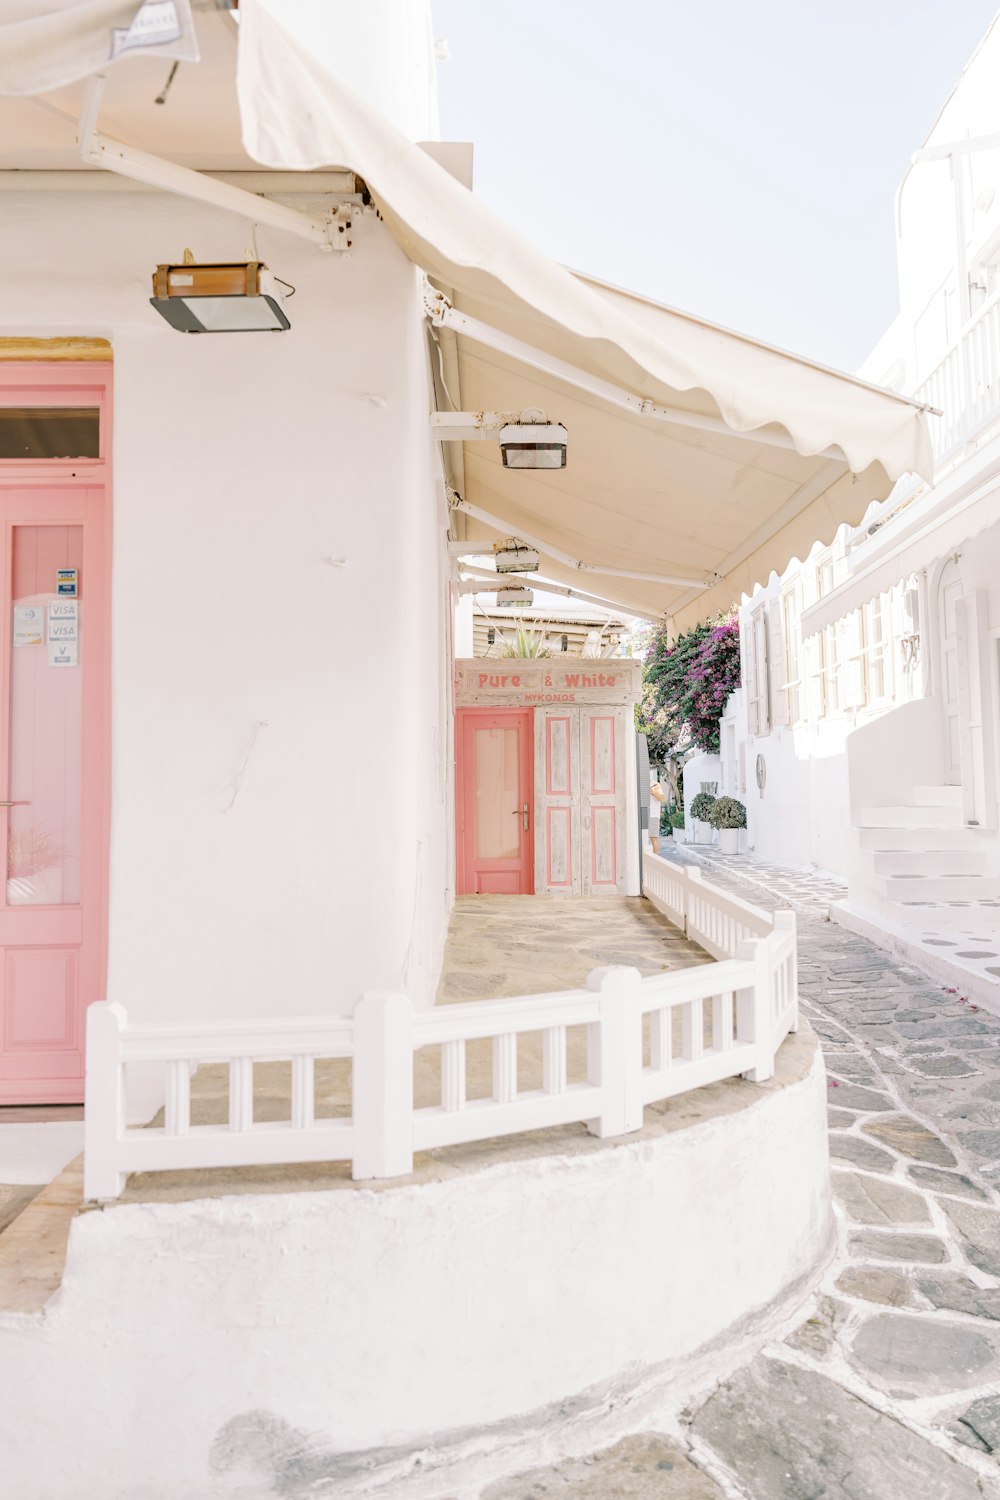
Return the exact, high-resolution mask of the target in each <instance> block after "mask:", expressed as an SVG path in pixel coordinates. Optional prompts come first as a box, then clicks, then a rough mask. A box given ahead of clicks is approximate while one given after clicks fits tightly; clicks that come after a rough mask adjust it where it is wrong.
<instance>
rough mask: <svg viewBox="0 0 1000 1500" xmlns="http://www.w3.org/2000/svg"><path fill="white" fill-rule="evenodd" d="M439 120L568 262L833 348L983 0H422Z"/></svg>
mask: <svg viewBox="0 0 1000 1500" xmlns="http://www.w3.org/2000/svg"><path fill="white" fill-rule="evenodd" d="M433 4H434V29H435V35H436V36H438V37H445V38H447V41H448V44H449V46H450V49H451V60H450V61H449V62H445V63H442V64H440V65H439V68H438V80H439V89H440V105H441V134H442V136H443V138H444V139H445V140H471V141H473V142H474V143H475V187H476V192H477V193H478V194H479V195H480V197H482V198H483V199H484V200H485V201H486V202H487V203H489V205H490V206H491V207H492V208H494V209H495V210H496V211H497V212H499V213H500V214H502V215H503V217H504V218H505V219H507V220H508V221H509V222H510V223H512V224H514V225H515V226H516V227H517V228H518V229H520V230H521V231H522V232H523V233H526V234H527V235H528V236H529V237H530V238H531V239H533V240H534V242H535V243H536V244H537V245H539V246H540V247H541V248H542V249H544V250H546V251H547V252H548V253H549V254H550V255H552V256H554V257H555V258H556V259H558V260H561V261H563V262H564V263H565V264H567V265H570V266H573V267H574V268H576V269H579V270H584V271H588V272H590V273H591V274H593V275H595V276H599V277H602V278H603V279H604V280H606V281H611V282H614V283H616V284H618V285H620V286H625V287H628V288H630V289H631V290H634V291H639V292H645V293H646V294H647V295H649V296H651V297H654V298H656V299H657V300H659V301H661V302H667V303H669V304H671V305H673V306H675V307H680V308H683V309H685V310H687V311H690V312H695V313H700V314H702V315H703V316H705V317H707V318H711V319H713V320H714V321H715V322H718V323H722V324H725V325H727V326H729V327H733V328H737V329H739V330H741V331H743V332H746V333H750V334H755V335H757V336H758V337H760V338H762V339H766V340H768V341H769V342H771V343H774V344H778V345H781V346H783V347H784V348H788V349H793V350H795V351H797V352H799V353H802V354H806V355H809V356H810V357H812V358H813V359H817V360H820V361H823V362H825V363H827V364H832V365H836V366H839V367H840V368H842V369H854V368H856V367H857V365H859V364H860V363H861V361H862V360H863V359H864V358H865V356H866V355H867V354H868V352H869V350H870V349H871V348H872V346H873V345H874V344H875V342H876V340H877V339H878V337H879V336H880V334H881V333H882V331H883V330H884V328H885V327H886V325H887V324H888V323H889V322H890V321H891V320H892V318H893V316H894V314H895V312H896V309H897V296H896V277H895V253H894V239H893V214H892V206H893V194H894V192H895V188H896V184H897V183H898V181H899V179H900V177H901V176H902V174H903V172H904V171H905V169H906V166H907V163H908V161H909V157H910V155H911V153H912V152H913V151H914V150H916V149H917V147H918V146H919V145H920V143H921V141H922V140H923V138H924V136H925V135H926V134H927V132H928V130H929V129H930V127H931V125H932V124H933V122H934V119H935V116H936V115H937V113H938V110H939V109H940V107H941V105H942V104H943V103H944V101H945V99H946V98H947V96H948V94H949V92H950V90H951V88H952V85H953V84H954V82H955V80H956V79H957V77H958V75H959V73H960V72H961V70H962V68H963V67H964V65H965V63H966V62H967V61H968V59H969V57H970V56H971V54H972V52H973V51H974V49H975V47H976V45H977V43H978V41H979V39H980V37H981V36H982V35H983V33H984V32H985V31H986V28H987V27H988V25H989V23H990V21H991V20H992V18H993V14H994V11H995V9H996V0H632V3H619V4H617V5H616V4H608V3H606V0H505V3H504V4H502V5H496V4H486V3H485V0H433Z"/></svg>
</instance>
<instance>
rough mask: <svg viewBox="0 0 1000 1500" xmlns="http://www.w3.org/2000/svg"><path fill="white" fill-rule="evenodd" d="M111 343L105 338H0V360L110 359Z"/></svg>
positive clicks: (107, 360) (105, 360)
mask: <svg viewBox="0 0 1000 1500" xmlns="http://www.w3.org/2000/svg"><path fill="white" fill-rule="evenodd" d="M112 357H113V356H112V351H111V345H110V344H109V343H108V340H107V339H86V338H56V339H13V338H10V339H8V338H0V360H4V359H8V360H14V359H16V360H43V359H45V360H68V359H72V360H79V361H104V362H105V363H107V362H110V360H111V359H112Z"/></svg>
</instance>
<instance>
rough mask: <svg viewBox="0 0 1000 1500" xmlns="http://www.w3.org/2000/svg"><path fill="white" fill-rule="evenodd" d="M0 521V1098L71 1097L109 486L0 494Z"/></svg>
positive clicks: (92, 961) (102, 708)
mask: <svg viewBox="0 0 1000 1500" xmlns="http://www.w3.org/2000/svg"><path fill="white" fill-rule="evenodd" d="M0 515H2V521H3V543H4V547H3V597H4V607H5V613H6V621H7V626H6V630H5V631H4V635H3V646H2V696H0V701H2V725H0V800H2V801H4V802H6V803H10V804H12V805H10V806H4V807H0V838H2V840H3V843H4V847H5V849H6V871H5V875H6V878H5V880H3V881H2V882H0V948H2V963H0V984H2V995H0V1103H15V1102H18V1103H20V1102H28V1103H32V1102H34V1103H41V1102H59V1101H69V1100H76V1099H80V1098H82V1097H83V1038H84V1010H85V1008H86V1006H87V1005H88V1004H90V1003H91V1002H92V1001H93V1000H97V999H100V998H102V996H103V987H104V949H105V935H106V922H107V919H106V880H107V877H106V842H107V828H106V808H107V798H106V792H107V787H106V782H107V760H108V757H107V615H108V608H107V551H106V533H105V524H106V513H105V492H104V488H103V486H102V485H93V486H91V485H89V484H88V485H87V486H68V485H67V486H65V487H60V486H58V485H57V484H56V485H52V486H51V487H49V486H46V487H44V488H43V487H41V486H38V487H32V486H29V485H23V486H21V487H17V488H15V487H13V486H11V487H8V488H0ZM59 570H69V574H68V576H67V575H66V573H64V574H63V576H62V578H60V577H59V576H58V575H59ZM74 574H75V583H76V589H77V592H76V594H75V595H74V594H72V593H69V594H67V593H66V592H64V591H65V590H66V588H67V587H70V588H71V587H72V586H73V575H74ZM85 619H86V628H85V626H84V621H85Z"/></svg>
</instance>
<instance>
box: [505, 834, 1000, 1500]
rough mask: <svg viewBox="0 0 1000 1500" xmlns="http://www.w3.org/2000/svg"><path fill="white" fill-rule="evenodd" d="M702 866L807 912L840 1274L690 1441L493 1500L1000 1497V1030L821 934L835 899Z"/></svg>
mask: <svg viewBox="0 0 1000 1500" xmlns="http://www.w3.org/2000/svg"><path fill="white" fill-rule="evenodd" d="M674 857H679V858H682V859H683V858H684V857H685V855H684V854H682V853H680V852H678V854H677V855H675V856H674ZM705 862H706V863H709V862H710V863H711V870H710V872H706V873H707V874H708V878H710V879H712V880H714V881H716V882H717V883H718V884H720V885H723V886H726V887H727V888H729V889H732V890H733V891H735V892H736V893H737V894H742V895H743V896H745V897H747V898H748V899H751V900H753V901H754V902H755V903H756V904H759V905H771V906H776V905H791V906H793V907H794V908H795V909H796V911H797V913H798V918H799V933H800V970H799V979H800V992H801V998H802V1007H803V1011H804V1013H805V1014H806V1015H807V1016H808V1018H809V1020H810V1022H811V1024H812V1026H813V1027H814V1029H815V1030H816V1031H817V1032H818V1033H819V1035H820V1036H821V1037H822V1039H823V1046H824V1052H825V1056H826V1063H827V1070H828V1075H829V1107H830V1116H829V1119H830V1150H831V1158H832V1164H833V1184H834V1195H835V1202H836V1206H837V1221H838V1240H839V1243H838V1252H837V1256H836V1259H835V1260H834V1262H832V1263H831V1265H830V1266H829V1268H828V1270H827V1272H826V1274H825V1276H824V1279H823V1283H822V1285H821V1287H820V1289H819V1294H818V1296H817V1297H816V1298H815V1299H814V1301H813V1302H812V1303H811V1304H810V1305H809V1306H808V1307H806V1308H804V1309H803V1317H802V1320H801V1322H800V1323H799V1325H798V1327H796V1328H794V1329H793V1331H792V1332H791V1333H790V1334H789V1336H788V1337H787V1338H786V1339H785V1340H784V1342H782V1343H780V1344H772V1345H769V1346H767V1347H766V1348H765V1349H763V1350H762V1351H761V1352H760V1354H758V1356H757V1357H756V1358H755V1359H754V1360H752V1361H751V1363H750V1364H749V1365H747V1366H745V1367H744V1368H743V1369H741V1370H739V1371H737V1372H736V1373H735V1374H733V1375H731V1376H730V1377H728V1378H725V1379H723V1380H722V1381H721V1382H720V1383H719V1384H718V1385H717V1387H716V1388H715V1390H714V1391H710V1392H703V1393H702V1394H701V1396H700V1397H699V1399H698V1400H697V1401H694V1402H692V1403H691V1407H690V1409H689V1410H687V1411H686V1412H684V1413H683V1414H682V1419H681V1422H680V1424H679V1425H678V1423H677V1422H676V1420H667V1419H666V1417H665V1418H664V1421H663V1426H664V1428H665V1432H664V1433H663V1434H662V1435H657V1436H656V1437H655V1438H653V1437H650V1436H646V1437H643V1438H641V1439H639V1438H635V1439H630V1440H627V1441H626V1443H625V1444H619V1445H617V1446H616V1447H615V1448H611V1449H607V1450H604V1451H603V1452H599V1453H595V1454H593V1455H591V1457H590V1458H589V1459H586V1460H583V1459H575V1460H571V1461H567V1462H566V1463H563V1464H556V1465H554V1466H553V1467H552V1468H550V1469H546V1470H533V1471H531V1472H530V1473H527V1474H524V1475H522V1476H520V1478H518V1479H515V1480H511V1481H509V1482H508V1483H506V1484H505V1485H499V1486H497V1487H496V1488H495V1489H491V1490H488V1491H487V1492H486V1495H485V1496H484V1500H486V1496H488V1497H489V1500H543V1497H548V1496H550V1495H560V1496H564V1497H566V1500H585V1497H586V1500H589V1497H590V1496H592V1495H594V1496H596V1495H607V1496H609V1497H611V1496H615V1495H618V1494H622V1495H629V1496H635V1497H637V1500H639V1497H642V1500H685V1497H687V1496H698V1497H701V1496H703V1495H704V1496H705V1497H713V1500H714V1497H723V1496H725V1497H729V1500H737V1497H739V1500H1000V1198H998V1194H997V1187H998V1186H1000V1019H998V1018H996V1017H994V1016H992V1015H989V1014H987V1013H985V1012H983V1011H981V1010H978V1009H977V1008H976V1007H975V1006H974V1005H972V1004H970V1003H968V1002H967V1001H965V1002H963V999H962V996H961V995H960V994H957V993H948V992H947V991H946V989H945V988H944V987H943V986H942V985H940V984H939V983H937V982H936V981H934V980H931V979H929V978H928V977H926V976H925V975H923V974H921V973H919V972H918V971H917V970H916V969H914V968H912V967H910V966H908V965H907V964H905V963H903V962H900V961H896V960H893V959H892V958H890V957H889V956H888V955H887V954H886V953H884V952H883V951H882V950H881V949H880V948H877V947H875V946H874V945H873V944H872V943H870V942H868V941H867V940H866V939H864V938H861V937H857V936H855V935H854V934H852V933H850V932H848V931H847V930H845V929H844V928H842V927H838V926H836V925H835V924H833V923H831V922H829V921H828V920H826V916H825V913H826V909H827V906H828V904H829V902H830V900H832V899H836V898H837V896H838V895H840V894H842V890H841V888H840V886H839V885H838V884H837V883H836V882H835V881H830V880H826V879H824V878H823V877H821V876H813V875H804V876H803V875H799V874H797V873H796V872H794V871H788V870H783V869H780V868H777V867H769V868H768V869H762V868H761V867H760V866H759V865H758V866H755V868H754V871H753V889H749V888H748V886H747V884H746V883H745V882H744V881H743V880H741V879H740V877H739V875H738V873H736V872H735V871H734V868H733V867H732V866H730V867H728V868H727V867H726V866H725V865H724V864H723V863H722V862H721V861H720V860H717V859H710V860H709V861H705ZM737 868H738V867H737ZM669 1440H672V1441H673V1442H674V1443H675V1444H678V1445H679V1446H678V1447H677V1448H676V1451H671V1452H670V1453H669V1455H668V1457H667V1458H663V1456H662V1453H661V1448H662V1447H663V1444H667V1443H668V1441H669ZM630 1445H631V1446H630ZM663 1451H664V1452H665V1451H666V1449H665V1448H664V1449H663ZM623 1464H624V1465H625V1468H624V1469H623ZM626 1472H627V1475H628V1478H627V1481H626V1480H625V1479H623V1478H622V1475H623V1474H624V1473H626Z"/></svg>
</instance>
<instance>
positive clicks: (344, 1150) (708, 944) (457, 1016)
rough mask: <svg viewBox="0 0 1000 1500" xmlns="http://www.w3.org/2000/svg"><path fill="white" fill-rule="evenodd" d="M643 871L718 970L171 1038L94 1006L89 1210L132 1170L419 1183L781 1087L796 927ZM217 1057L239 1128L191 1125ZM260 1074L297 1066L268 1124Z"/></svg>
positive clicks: (373, 1007)
mask: <svg viewBox="0 0 1000 1500" xmlns="http://www.w3.org/2000/svg"><path fill="white" fill-rule="evenodd" d="M644 867H645V868H644V875H645V880H646V885H647V894H648V895H649V896H650V897H651V899H652V900H653V902H654V904H655V905H657V906H658V907H659V908H660V909H661V910H662V911H665V912H666V914H667V915H668V916H669V917H670V918H671V920H673V921H674V922H675V923H676V924H677V925H678V926H683V927H684V928H685V930H686V931H687V932H688V934H689V935H690V936H691V937H692V938H694V939H695V940H696V941H698V942H699V943H701V944H702V946H704V947H705V948H706V949H707V950H708V951H709V952H710V953H712V954H713V955H714V956H715V957H716V959H717V960H718V961H717V962H715V963H710V964H702V965H699V966H696V967H693V968H690V969H684V970H674V971H670V972H666V973H663V974H657V975H653V976H652V977H649V978H646V979H643V978H642V977H641V976H640V975H639V973H638V971H637V970H636V969H630V968H618V967H614V968H602V969H595V970H594V971H593V972H592V973H591V975H590V976H589V978H588V981H587V986H586V988H585V989H580V990H567V991H564V992H561V993H557V994H545V995H526V996H522V997H519V998H516V999H503V1000H488V1001H469V1002H466V1003H464V1004H460V1005H445V1006H437V1007H435V1008H433V1009H431V1010H425V1011H415V1010H414V1008H413V1006H412V1004H411V1003H410V1001H409V1000H408V999H407V997H406V996H405V995H401V994H366V995H364V996H363V997H362V998H361V1000H360V1001H359V1002H358V1004H357V1006H356V1008H355V1011H354V1014H353V1016H351V1017H346V1018H337V1019H332V1020H329V1021H326V1020H323V1019H322V1018H313V1019H307V1020H274V1021H266V1022H254V1021H248V1022H246V1023H240V1022H227V1023H220V1024H218V1025H215V1024H209V1023H203V1024H197V1023H190V1022H189V1023H184V1024H178V1025H176V1026H161V1025H147V1024H142V1023H139V1024H134V1023H130V1022H129V1020H128V1016H127V1014H126V1012H125V1010H124V1008H123V1007H122V1006H120V1005H117V1004H107V1003H103V1004H98V1005H92V1006H91V1007H90V1009H89V1012H88V1020H87V1095H86V1112H85V1161H84V1192H85V1195H86V1197H87V1198H90V1199H107V1198H114V1197H117V1196H118V1195H119V1193H120V1192H121V1191H122V1188H123V1187H124V1182H125V1177H126V1175H127V1174H128V1173H129V1172H150V1171H164V1170H171V1169H174V1170H176V1169H183V1168H195V1167H220V1166H225V1167H233V1166H258V1165H271V1164H276V1163H301V1162H318V1161H344V1162H350V1163H351V1171H352V1175H353V1177H355V1178H356V1179H372V1178H384V1177H395V1176H405V1175H407V1174H408V1173H409V1172H411V1171H412V1169H413V1154H414V1152H415V1151H427V1150H431V1149H433V1148H434V1147H438V1146H449V1145H457V1144H460V1143H463V1142H471V1141H482V1140H488V1139H491V1138H493V1137H498V1136H505V1135H515V1134H520V1133H521V1132H523V1131H530V1130H539V1129H543V1128H545V1127H546V1126H554V1125H566V1124H572V1123H577V1122H582V1123H584V1124H585V1125H586V1127H587V1129H588V1130H589V1131H590V1132H591V1133H592V1134H593V1135H596V1136H600V1137H603V1138H606V1137H610V1136H620V1135H627V1134H629V1133H631V1132H634V1131H637V1130H640V1129H641V1128H642V1123H643V1108H644V1106H645V1105H647V1104H652V1103H655V1102H658V1101H660V1100H664V1099H668V1098H671V1097H673V1096H675V1095H677V1094H682V1093H686V1092H688V1091H690V1090H692V1089H696V1088H700V1087H702V1086H703V1085H704V1084H707V1083H715V1082H718V1081H719V1080H720V1079H723V1078H731V1077H735V1076H737V1075H740V1074H743V1075H745V1076H746V1077H747V1078H749V1079H751V1080H752V1081H753V1082H763V1081H764V1080H766V1079H767V1078H770V1077H771V1076H772V1074H773V1072H774V1057H775V1053H776V1052H777V1049H778V1047H779V1046H780V1045H781V1043H782V1042H783V1041H784V1039H785V1037H786V1036H787V1035H788V1033H789V1032H790V1031H793V1030H795V1029H796V1027H797V1025H798V1008H797V987H796V938H795V917H794V914H793V913H791V912H777V913H775V914H774V915H773V920H772V917H771V916H770V915H769V914H768V913H765V912H762V911H758V910H757V909H756V908H755V907H752V906H750V905H749V904H748V903H746V902H743V901H739V900H738V899H736V898H734V897H731V896H729V895H727V894H726V893H725V892H723V891H720V890H718V889H717V888H716V887H714V886H712V885H710V884H709V883H708V882H707V881H702V880H701V879H700V878H698V875H697V872H692V871H689V870H678V869H677V868H676V867H675V866H672V865H670V864H669V863H668V862H667V861H666V860H663V859H660V858H659V857H658V856H656V855H653V854H651V853H650V852H649V851H648V850H647V851H646V854H645V856H644ZM477 1043H478V1044H480V1048H481V1047H482V1044H484V1043H485V1044H486V1046H487V1047H488V1050H489V1053H490V1061H491V1070H490V1074H491V1076H490V1080H489V1084H488V1088H489V1092H488V1094H487V1095H486V1096H485V1097H482V1096H478V1095H476V1094H474V1093H473V1092H472V1091H470V1089H469V1087H468V1083H469V1077H468V1073H467V1066H468V1060H469V1048H470V1046H472V1045H475V1044H477ZM331 1058H349V1059H350V1063H351V1091H350V1101H351V1102H350V1116H349V1117H340V1118H325V1117H321V1116H318V1115H317V1109H316V1091H315V1065H316V1062H317V1060H320V1059H323V1060H325V1059H331ZM151 1062H156V1063H159V1064H160V1065H162V1067H163V1069H164V1083H165V1105H164V1113H163V1124H162V1125H161V1126H157V1127H150V1126H146V1127H142V1128H139V1127H128V1126H126V1124H125V1076H126V1070H127V1068H128V1066H129V1065H130V1064H132V1063H145V1064H148V1063H151ZM220 1062H221V1063H225V1064H226V1065H227V1066H228V1073H229V1109H228V1119H227V1120H226V1122H225V1123H223V1124H198V1123H194V1122H193V1121H192V1111H191V1077H192V1074H193V1072H194V1070H195V1069H196V1068H197V1067H198V1066H199V1065H203V1064H206V1063H216V1064H217V1063H220ZM259 1062H285V1063H288V1064H290V1074H291V1088H290V1095H289V1103H288V1118H287V1119H285V1120H282V1121H277V1122H275V1121H257V1120H255V1118H254V1072H253V1070H254V1065H255V1064H256V1063H259ZM435 1062H436V1064H437V1070H436V1071H437V1073H439V1078H440V1082H439V1085H437V1083H436V1072H435V1068H434V1067H433V1064H434V1063H435ZM415 1066H418V1067H421V1068H422V1070H423V1076H424V1077H430V1078H434V1079H435V1086H436V1088H437V1095H438V1097H437V1098H436V1100H435V1102H433V1103H430V1104H427V1103H425V1104H416V1103H415V1100H414V1070H415ZM519 1074H522V1077H520V1078H519ZM529 1074H530V1079H529V1080H528V1081H529V1082H530V1083H531V1085H532V1086H531V1087H522V1086H521V1084H523V1083H524V1081H525V1077H526V1075H529ZM476 1077H477V1079H478V1073H477V1075H476Z"/></svg>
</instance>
